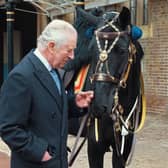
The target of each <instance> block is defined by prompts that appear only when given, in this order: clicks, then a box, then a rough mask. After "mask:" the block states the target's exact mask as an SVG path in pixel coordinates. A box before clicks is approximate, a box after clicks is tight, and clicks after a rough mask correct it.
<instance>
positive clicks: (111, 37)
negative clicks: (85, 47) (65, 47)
mask: <svg viewBox="0 0 168 168" xmlns="http://www.w3.org/2000/svg"><path fill="white" fill-rule="evenodd" d="M130 44H131V37H130V11H129V9H128V8H125V7H123V9H122V11H121V12H120V13H114V12H111V13H106V14H104V15H103V19H101V20H100V19H99V24H98V28H97V29H96V30H95V35H94V37H93V39H92V42H91V45H90V53H91V54H92V63H91V68H92V70H93V71H92V75H91V76H90V78H91V85H92V88H93V90H94V100H93V103H92V106H91V107H92V108H93V110H92V111H94V113H95V115H97V116H100V115H102V114H107V113H111V110H112V109H113V108H115V105H117V103H118V91H119V90H120V88H121V87H126V82H127V81H126V80H127V78H128V75H129V74H128V73H129V68H130V64H131V63H132V57H131V56H132V54H131V53H130V52H131V51H130V47H131V45H130Z"/></svg>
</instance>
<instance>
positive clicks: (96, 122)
mask: <svg viewBox="0 0 168 168" xmlns="http://www.w3.org/2000/svg"><path fill="white" fill-rule="evenodd" d="M95 138H96V142H98V141H99V131H98V119H97V118H95Z"/></svg>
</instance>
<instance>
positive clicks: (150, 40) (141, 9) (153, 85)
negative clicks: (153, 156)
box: [0, 0, 168, 115]
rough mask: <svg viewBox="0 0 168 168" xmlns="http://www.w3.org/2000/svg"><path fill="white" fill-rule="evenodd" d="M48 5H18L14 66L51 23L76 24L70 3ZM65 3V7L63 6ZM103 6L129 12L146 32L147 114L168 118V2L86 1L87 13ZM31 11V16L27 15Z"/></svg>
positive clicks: (3, 33)
mask: <svg viewBox="0 0 168 168" xmlns="http://www.w3.org/2000/svg"><path fill="white" fill-rule="evenodd" d="M42 2H45V3H33V2H32V3H29V2H22V3H18V4H17V5H16V10H15V21H14V64H17V63H18V62H19V61H20V59H21V58H22V57H23V56H24V55H25V54H26V53H27V52H28V51H29V50H30V49H31V48H34V47H36V37H37V36H38V34H39V33H40V32H41V30H42V28H43V27H44V26H45V25H46V24H47V23H48V21H49V20H50V19H54V18H60V19H64V20H67V21H69V22H72V23H73V19H74V4H73V1H71V0H69V1H66V3H65V2H64V3H63V1H61V0H60V1H56V0H55V1H54V0H45V1H42ZM61 2H62V3H61ZM4 4H5V1H4V0H0V5H1V8H0V12H1V15H0V25H1V26H0V84H2V82H3V80H5V77H6V76H7V70H6V69H7V67H6V66H7V62H8V58H7V43H6V41H7V27H6V26H7V25H6V9H5V6H3V5H4ZM98 6H104V8H105V10H107V11H109V10H118V11H119V10H120V9H121V8H122V6H127V7H129V8H130V10H131V13H132V17H131V19H132V22H133V23H134V24H136V25H138V26H139V27H140V28H141V29H142V30H143V37H142V38H141V39H140V42H141V44H142V46H143V49H144V53H145V55H144V58H143V62H142V67H143V75H144V82H145V94H146V98H147V112H154V113H160V114H163V115H164V114H168V38H167V36H168V22H167V19H168V10H167V9H168V1H167V0H159V1H158V0H109V1H107V0H102V1H100V0H93V1H91V0H85V9H86V10H89V9H91V8H94V7H98ZM28 11H29V12H28Z"/></svg>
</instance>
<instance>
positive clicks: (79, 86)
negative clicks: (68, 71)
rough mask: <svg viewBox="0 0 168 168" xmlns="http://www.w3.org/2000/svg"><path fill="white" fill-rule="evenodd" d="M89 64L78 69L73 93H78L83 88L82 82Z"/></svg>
mask: <svg viewBox="0 0 168 168" xmlns="http://www.w3.org/2000/svg"><path fill="white" fill-rule="evenodd" d="M89 66H90V65H87V66H83V67H82V68H81V69H80V71H79V73H78V76H77V79H76V81H75V86H74V91H75V93H78V92H80V91H81V90H82V89H83V86H84V83H85V80H86V76H87V73H88V70H89Z"/></svg>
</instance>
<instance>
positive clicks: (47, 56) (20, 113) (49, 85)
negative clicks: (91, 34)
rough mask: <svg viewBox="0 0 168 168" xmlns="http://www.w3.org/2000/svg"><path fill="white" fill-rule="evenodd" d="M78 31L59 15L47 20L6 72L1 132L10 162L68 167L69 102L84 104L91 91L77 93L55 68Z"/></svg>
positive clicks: (70, 53) (20, 167) (28, 167)
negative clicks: (72, 93) (33, 46)
mask: <svg viewBox="0 0 168 168" xmlns="http://www.w3.org/2000/svg"><path fill="white" fill-rule="evenodd" d="M76 42H77V32H76V30H75V29H74V27H73V26H72V25H71V24H69V23H67V22H65V21H62V20H53V21H52V22H50V23H49V24H48V25H47V26H46V27H45V29H44V31H43V32H42V33H41V35H40V36H39V37H38V40H37V48H36V49H35V50H32V51H30V52H29V53H28V54H27V55H26V56H25V57H24V58H23V60H22V61H21V62H20V63H19V64H18V65H17V66H16V67H15V68H14V69H13V70H12V71H11V72H10V74H9V75H8V79H7V80H6V81H5V82H4V84H3V86H2V88H1V93H0V135H1V137H2V139H3V140H4V141H5V142H6V144H7V145H8V146H9V148H10V149H11V168H67V167H68V165H67V148H66V141H67V132H68V131H67V124H68V110H69V111H70V109H68V106H69V105H70V106H72V105H73V106H75V104H76V105H77V106H78V107H80V108H83V107H87V106H88V105H89V103H90V101H91V99H92V98H93V92H92V91H88V92H81V93H79V94H78V95H76V97H75V99H74V100H72V97H68V96H67V95H66V93H65V90H64V86H63V83H62V81H61V79H60V76H59V74H58V72H57V69H58V68H62V67H63V66H64V64H65V63H66V62H67V61H68V60H69V59H73V58H74V48H75V47H76Z"/></svg>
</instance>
